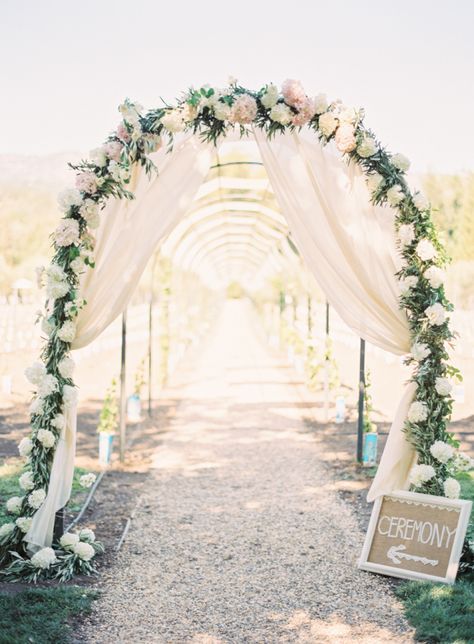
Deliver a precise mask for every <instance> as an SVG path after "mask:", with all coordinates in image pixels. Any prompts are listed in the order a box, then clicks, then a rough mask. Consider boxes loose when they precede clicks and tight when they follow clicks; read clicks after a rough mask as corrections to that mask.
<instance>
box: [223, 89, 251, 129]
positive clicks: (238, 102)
mask: <svg viewBox="0 0 474 644" xmlns="http://www.w3.org/2000/svg"><path fill="white" fill-rule="evenodd" d="M256 116H257V101H256V100H255V99H254V98H253V96H250V95H249V94H241V95H240V96H239V97H238V98H236V99H235V101H234V103H233V105H232V109H231V112H230V117H229V121H230V122H231V123H240V124H241V125H246V124H247V123H252V121H253V120H254V118H255V117H256Z"/></svg>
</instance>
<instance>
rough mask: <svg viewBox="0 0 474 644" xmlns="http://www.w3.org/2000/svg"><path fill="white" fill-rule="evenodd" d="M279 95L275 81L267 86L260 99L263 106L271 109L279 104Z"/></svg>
mask: <svg viewBox="0 0 474 644" xmlns="http://www.w3.org/2000/svg"><path fill="white" fill-rule="evenodd" d="M278 97H279V91H278V87H277V86H276V85H274V84H273V83H270V85H268V86H267V90H266V92H265V94H263V96H262V98H261V99H260V100H261V102H262V105H263V107H266V108H267V109H270V108H272V107H273V106H274V105H276V104H277V102H278ZM323 111H324V110H323Z"/></svg>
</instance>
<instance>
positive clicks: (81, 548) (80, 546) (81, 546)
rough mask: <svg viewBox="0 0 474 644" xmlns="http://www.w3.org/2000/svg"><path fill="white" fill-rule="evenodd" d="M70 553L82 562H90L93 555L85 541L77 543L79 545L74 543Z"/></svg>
mask: <svg viewBox="0 0 474 644" xmlns="http://www.w3.org/2000/svg"><path fill="white" fill-rule="evenodd" d="M72 551H73V552H74V554H75V555H77V556H78V557H79V559H82V560H83V561H90V560H91V559H92V558H93V557H94V555H95V550H94V548H93V546H91V545H90V543H86V542H85V541H79V543H76V544H75V545H74V546H73V548H72Z"/></svg>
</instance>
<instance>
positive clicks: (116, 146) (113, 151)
mask: <svg viewBox="0 0 474 644" xmlns="http://www.w3.org/2000/svg"><path fill="white" fill-rule="evenodd" d="M122 150H123V145H122V144H121V143H119V142H118V141H110V142H109V143H106V144H105V145H104V152H105V154H106V155H107V156H108V157H109V159H112V161H120V155H121V154H122Z"/></svg>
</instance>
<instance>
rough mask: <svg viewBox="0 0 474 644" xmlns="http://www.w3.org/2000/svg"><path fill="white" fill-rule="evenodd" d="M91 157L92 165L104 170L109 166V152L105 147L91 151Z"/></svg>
mask: <svg viewBox="0 0 474 644" xmlns="http://www.w3.org/2000/svg"><path fill="white" fill-rule="evenodd" d="M89 156H90V159H91V161H92V163H94V164H95V165H96V166H99V168H103V167H104V166H106V165H107V152H106V150H105V148H104V147H103V146H101V147H100V148H94V149H93V150H91V151H90V153H89Z"/></svg>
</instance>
